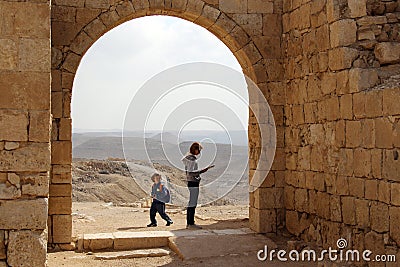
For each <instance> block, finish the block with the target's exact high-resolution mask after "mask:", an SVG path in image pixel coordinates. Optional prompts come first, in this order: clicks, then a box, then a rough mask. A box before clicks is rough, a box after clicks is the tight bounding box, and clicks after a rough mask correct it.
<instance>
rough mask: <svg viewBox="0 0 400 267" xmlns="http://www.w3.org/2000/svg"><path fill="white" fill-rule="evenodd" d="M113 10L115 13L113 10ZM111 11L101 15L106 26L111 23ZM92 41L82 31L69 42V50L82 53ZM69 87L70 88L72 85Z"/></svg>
mask: <svg viewBox="0 0 400 267" xmlns="http://www.w3.org/2000/svg"><path fill="white" fill-rule="evenodd" d="M113 12H114V13H115V14H116V12H115V11H113ZM111 13H112V12H107V13H103V14H102V16H101V19H102V21H103V23H104V24H105V25H107V26H109V25H108V23H112V22H111V20H112V18H109V17H108V15H109V16H111ZM106 14H108V15H106ZM115 16H117V15H115ZM118 18H119V17H118ZM93 43H94V41H93V39H92V38H91V37H90V36H89V35H88V34H87V33H86V32H84V31H82V32H80V33H79V34H78V36H77V37H76V38H75V40H74V42H73V43H72V44H71V51H73V52H75V53H76V54H78V55H83V54H84V53H85V52H86V51H87V49H88V48H89V47H90V46H91V45H92V44H93ZM70 89H72V87H71V88H70Z"/></svg>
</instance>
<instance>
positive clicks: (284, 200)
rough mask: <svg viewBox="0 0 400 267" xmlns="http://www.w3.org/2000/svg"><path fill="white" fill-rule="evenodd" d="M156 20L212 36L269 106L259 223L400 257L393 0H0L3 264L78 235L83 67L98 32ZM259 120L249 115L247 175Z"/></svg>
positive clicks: (64, 244) (398, 16)
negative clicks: (74, 128) (77, 119)
mask: <svg viewBox="0 0 400 267" xmlns="http://www.w3.org/2000/svg"><path fill="white" fill-rule="evenodd" d="M150 15H168V16H175V17H180V18H183V19H186V20H188V21H191V22H194V23H196V24H198V25H200V26H202V27H204V28H206V29H208V30H209V31H210V32H212V33H213V34H215V35H216V36H217V37H218V38H219V39H220V40H222V41H223V42H224V43H225V44H226V45H227V47H229V49H230V50H231V51H232V52H233V53H234V55H235V56H236V58H237V59H238V61H239V62H240V64H241V66H242V67H243V72H244V73H245V74H246V75H248V76H249V77H251V79H252V80H253V81H254V82H255V83H257V85H258V86H259V87H260V88H261V89H262V91H263V93H264V94H265V97H266V99H267V100H268V102H269V104H270V106H271V109H272V111H273V114H274V117H275V121H276V124H277V151H276V155H275V159H274V163H273V166H272V170H271V172H270V173H269V175H268V177H267V179H266V180H265V182H264V183H263V185H262V186H261V187H260V188H259V189H257V190H256V191H255V192H254V193H251V194H250V225H251V228H252V229H253V230H254V231H257V232H260V233H267V232H279V231H282V230H284V229H287V230H288V231H289V232H290V233H291V234H293V235H296V236H299V237H301V238H302V239H303V240H312V241H315V242H317V244H318V245H320V246H322V247H327V246H330V245H333V243H334V242H336V240H337V239H338V238H339V237H345V238H346V239H347V240H348V241H349V245H350V246H351V247H354V248H362V249H363V248H368V249H370V250H372V251H374V252H375V253H379V252H380V253H385V252H387V251H391V253H392V254H396V253H398V251H399V250H398V249H399V246H400V227H399V221H400V159H399V152H400V85H399V80H400V76H399V75H400V65H399V63H400V35H399V31H400V23H399V20H400V5H399V2H398V1H396V0H52V1H50V0H30V1H24V0H1V1H0V92H1V94H0V266H1V267H3V266H35V267H40V266H45V262H46V250H47V245H52V246H55V245H57V246H59V247H60V248H61V249H63V248H64V249H66V248H68V244H70V243H71V241H72V240H71V233H72V217H71V205H72V200H71V161H72V155H71V149H72V148H71V116H70V115H71V112H70V105H71V93H72V91H71V90H72V84H73V80H74V75H75V73H76V71H77V68H78V65H79V62H80V60H81V59H82V57H83V55H84V54H85V52H86V51H87V49H88V48H90V46H91V45H92V44H93V43H94V42H95V41H96V40H97V39H98V38H99V37H100V36H101V35H102V34H104V33H106V32H107V31H109V30H110V29H112V28H113V27H115V26H117V25H119V24H121V23H123V22H125V21H127V20H131V19H134V18H138V17H142V16H150ZM259 127H262V125H258V124H257V121H255V119H254V117H250V125H249V149H250V152H249V155H250V158H249V162H250V169H251V170H250V172H251V173H253V172H254V171H255V169H256V168H257V162H258V155H259V153H260V151H261V149H263V148H262V147H261V145H260V144H261V142H260V138H259V134H258V132H259V131H258V128H259ZM258 167H259V168H262V164H261V165H259V166H258Z"/></svg>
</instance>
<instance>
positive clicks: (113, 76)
mask: <svg viewBox="0 0 400 267" xmlns="http://www.w3.org/2000/svg"><path fill="white" fill-rule="evenodd" d="M191 62H214V63H219V64H223V65H226V66H229V67H231V68H233V69H235V70H238V71H240V72H241V68H240V65H239V63H238V62H237V60H236V58H235V57H234V56H233V54H232V53H231V52H230V50H229V49H228V48H227V47H226V46H225V44H223V43H222V42H221V41H220V40H219V39H218V38H217V37H215V36H214V35H213V34H212V33H210V32H209V31H207V30H206V29H204V28H202V27H200V26H197V25H195V24H194V23H191V22H188V21H185V20H182V19H178V18H174V17H166V16H151V17H143V18H139V19H134V20H132V21H128V22H126V23H124V24H122V25H120V26H118V27H116V28H114V29H113V30H111V31H109V32H108V33H106V34H105V35H104V36H103V37H101V38H100V39H99V40H98V41H97V42H96V43H95V44H94V45H93V46H92V47H91V48H90V49H89V51H88V52H87V53H86V54H85V56H84V57H83V59H82V62H81V64H80V66H79V69H78V72H77V75H76V78H75V81H74V88H73V93H72V118H73V128H74V131H75V132H77V131H81V130H82V129H84V130H100V129H101V130H115V129H122V128H123V125H124V118H125V113H126V111H127V108H128V106H129V104H130V102H131V100H132V98H133V97H134V96H135V93H136V92H137V91H138V90H139V88H141V86H142V85H143V84H144V83H145V82H146V81H147V80H149V79H150V78H151V77H153V76H154V75H156V74H158V73H159V72H161V71H163V70H166V69H168V68H171V67H173V66H176V65H180V64H183V63H191ZM227 79H229V77H227ZM242 90H244V91H245V92H247V91H246V87H245V85H244V84H243V86H242ZM198 91H199V90H197V93H196V90H190V88H189V89H187V90H186V91H182V92H183V93H181V94H180V97H179V98H178V97H173V95H171V96H170V97H166V98H165V100H168V101H160V104H159V106H157V107H156V109H155V111H156V112H158V114H159V115H158V114H156V116H155V118H157V117H158V116H160V120H159V121H158V122H157V123H158V124H159V125H162V121H163V120H162V116H166V115H165V114H170V113H173V110H174V107H178V106H180V105H182V104H183V101H185V97H187V100H191V99H196V98H200V97H201V98H206V97H207V94H209V96H210V97H212V98H213V100H215V101H218V102H223V104H224V105H226V107H227V108H228V109H229V110H232V112H233V113H232V114H226V116H227V117H229V116H232V117H236V115H237V116H239V119H240V120H241V122H242V124H243V125H244V126H245V127H244V129H245V130H247V117H248V108H247V106H246V105H243V103H242V104H240V103H239V102H240V101H239V102H238V99H237V98H236V99H235V97H234V96H232V94H229V93H228V92H223V91H221V92H219V93H218V94H213V89H212V88H207V89H204V90H201V91H202V93H201V94H198ZM182 95H183V96H184V97H182ZM213 95H214V96H213ZM215 95H217V97H215ZM202 108H205V109H206V108H207V106H205V107H204V106H203V107H202ZM153 116H154V114H153ZM235 119H237V117H236V118H235ZM157 123H155V124H154V127H155V128H157ZM188 127H189V128H190V127H191V126H190V125H189V126H188ZM139 128H140V127H139ZM177 128H179V127H177ZM192 128H193V129H199V128H201V129H204V130H217V129H219V130H220V129H221V127H220V126H218V125H217V124H214V125H213V124H212V123H210V121H204V122H201V121H197V122H196V123H193V124H192ZM235 130H238V129H235Z"/></svg>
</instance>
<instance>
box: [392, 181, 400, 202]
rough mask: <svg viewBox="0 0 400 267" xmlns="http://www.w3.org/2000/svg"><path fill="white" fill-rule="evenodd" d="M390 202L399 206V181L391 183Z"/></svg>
mask: <svg viewBox="0 0 400 267" xmlns="http://www.w3.org/2000/svg"><path fill="white" fill-rule="evenodd" d="M390 203H391V204H392V205H396V206H400V184H399V183H392V184H391V190H390Z"/></svg>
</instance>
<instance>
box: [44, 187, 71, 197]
mask: <svg viewBox="0 0 400 267" xmlns="http://www.w3.org/2000/svg"><path fill="white" fill-rule="evenodd" d="M49 192H50V196H51V197H72V185H71V184H51V185H50V191H49Z"/></svg>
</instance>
